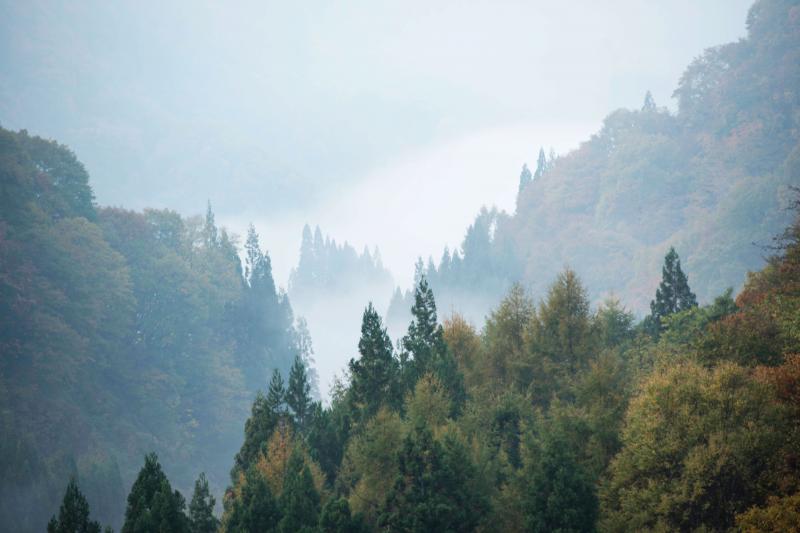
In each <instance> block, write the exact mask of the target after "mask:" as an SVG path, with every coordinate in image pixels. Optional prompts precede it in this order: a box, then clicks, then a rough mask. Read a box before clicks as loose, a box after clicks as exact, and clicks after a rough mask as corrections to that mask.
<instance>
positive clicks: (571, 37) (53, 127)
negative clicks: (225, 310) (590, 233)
mask: <svg viewBox="0 0 800 533" xmlns="http://www.w3.org/2000/svg"><path fill="white" fill-rule="evenodd" d="M749 4H750V2H749V1H746V0H670V1H666V0H664V1H655V0H651V1H644V0H640V1H634V0H619V1H611V2H596V1H572V2H566V1H552V0H551V1H547V2H540V1H530V2H498V1H491V2H464V1H458V2H431V1H425V2H422V1H420V2H416V1H404V2H392V3H388V2H378V1H374V0H372V1H364V2H330V1H328V2H313V1H306V2H275V3H269V2H263V1H259V2H203V1H191V2H190V1H186V2H169V1H163V0H162V1H158V2H108V1H105V0H102V1H100V0H98V1H85V2H52V1H51V2H44V1H38V0H25V1H22V2H20V1H18V0H0V124H2V125H3V126H4V127H7V128H13V129H19V128H26V129H28V130H29V131H30V132H32V133H36V134H40V135H43V136H45V137H52V138H55V139H57V140H59V141H60V142H62V143H65V144H67V145H69V146H70V147H71V148H73V149H74V150H75V151H76V152H77V154H78V156H79V157H80V159H81V160H82V161H84V163H85V164H86V166H87V168H88V170H89V172H90V174H91V176H92V183H93V186H94V189H95V192H96V194H97V199H98V201H99V202H100V203H101V204H112V205H123V206H126V207H131V208H142V207H144V206H156V207H172V208H176V209H178V210H179V211H181V212H183V213H198V212H201V211H202V210H203V209H204V207H205V202H206V199H210V200H211V202H212V203H213V204H214V206H215V208H216V211H217V216H218V220H221V221H223V222H225V223H227V224H228V225H230V226H232V227H233V228H235V229H236V230H237V231H239V232H241V231H242V230H243V228H244V227H245V225H246V223H247V222H248V221H251V220H252V221H254V222H255V223H256V225H257V227H258V228H259V230H260V233H261V234H262V239H263V241H264V244H265V245H266V247H267V248H268V249H269V251H270V252H271V255H272V257H273V263H274V265H275V270H276V278H277V280H278V282H279V283H280V284H284V285H285V283H286V279H287V276H288V271H289V268H290V267H291V266H292V265H293V264H294V263H295V261H296V257H297V250H298V248H299V239H300V230H301V227H302V224H303V223H305V222H308V223H311V224H312V225H313V224H317V223H318V224H320V225H321V226H322V228H323V231H325V232H326V233H330V234H331V235H332V236H334V237H336V238H337V240H339V241H344V240H348V241H350V242H351V243H353V244H355V245H356V246H357V247H362V246H363V245H364V244H369V245H370V246H372V245H374V244H378V245H379V246H380V248H381V251H382V254H383V257H384V261H385V263H386V264H387V265H388V266H389V267H390V268H391V269H392V271H393V272H394V274H395V277H396V279H397V280H398V281H399V282H401V283H402V284H404V285H405V284H407V283H408V282H409V279H410V277H411V273H412V264H413V260H414V258H415V257H416V256H417V255H424V256H427V255H428V254H434V255H435V256H436V257H437V258H438V256H439V254H440V253H441V249H442V248H443V246H444V245H445V244H449V245H450V246H451V247H453V246H454V245H457V244H458V243H459V242H460V240H461V238H462V237H463V234H464V231H465V229H466V226H467V224H468V223H469V222H470V221H471V219H472V217H473V216H474V214H475V213H476V212H477V211H478V209H479V208H480V206H481V205H482V204H489V205H491V204H495V205H498V206H500V207H503V208H506V209H513V203H514V195H515V193H516V188H517V180H518V176H519V170H520V167H521V165H522V163H523V162H526V161H527V162H529V163H533V162H534V160H535V157H536V152H537V151H538V148H539V146H540V145H544V146H545V147H550V146H553V147H555V149H556V150H557V151H558V152H560V153H563V152H565V151H566V150H568V149H569V148H571V147H575V146H577V145H578V143H579V142H580V141H581V140H583V139H586V138H588V136H589V135H590V134H591V133H592V132H594V131H596V129H597V128H598V127H599V125H600V123H601V121H602V119H603V117H604V116H605V115H606V114H608V113H609V112H610V111H611V110H613V109H615V108H618V107H638V106H639V105H641V101H642V98H643V95H644V93H645V91H646V90H647V89H650V90H651V91H652V92H653V94H654V96H655V99H656V101H657V102H658V103H659V104H662V105H665V104H670V94H671V92H672V90H673V89H674V87H675V85H676V83H677V80H678V78H679V76H680V74H681V72H682V70H683V69H684V67H685V66H686V65H687V64H688V62H689V61H690V60H691V59H692V58H693V57H695V56H697V55H698V54H699V53H700V52H701V51H702V50H703V49H704V48H706V47H708V46H711V45H716V44H721V43H724V42H728V41H731V40H735V39H737V38H739V37H741V36H743V35H744V31H745V28H744V20H745V16H746V12H747V8H748V6H749Z"/></svg>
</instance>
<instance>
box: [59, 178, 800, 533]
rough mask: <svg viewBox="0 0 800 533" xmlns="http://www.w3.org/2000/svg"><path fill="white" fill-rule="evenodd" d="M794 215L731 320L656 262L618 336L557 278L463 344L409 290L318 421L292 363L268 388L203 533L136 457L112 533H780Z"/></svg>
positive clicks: (459, 323) (454, 321)
mask: <svg viewBox="0 0 800 533" xmlns="http://www.w3.org/2000/svg"><path fill="white" fill-rule="evenodd" d="M796 194H798V195H799V196H800V191H796ZM796 198H798V199H797V200H796V201H795V209H794V213H795V222H794V223H793V225H792V226H791V227H789V228H788V229H787V230H786V232H785V233H784V234H783V236H782V237H781V238H779V239H777V240H776V241H775V245H774V246H775V247H774V252H775V253H774V255H773V256H772V258H771V259H770V261H769V264H768V265H767V266H766V267H765V268H764V269H763V270H761V271H760V272H757V273H754V274H752V275H750V276H749V278H748V281H747V283H746V284H745V287H744V289H743V290H742V292H741V293H740V294H739V295H738V296H737V297H736V299H733V298H732V295H731V293H730V291H726V292H725V293H724V294H721V295H719V296H718V297H717V298H715V299H714V301H713V303H711V304H709V305H705V306H702V307H700V306H698V305H697V304H696V303H695V297H694V295H693V293H692V289H691V288H690V287H689V285H688V284H687V283H686V280H687V275H686V273H685V272H684V271H683V269H682V266H681V264H680V258H679V257H678V256H677V254H676V253H675V252H674V250H670V251H669V252H668V253H667V255H666V257H665V260H664V267H663V271H662V280H661V282H660V284H659V287H658V289H657V291H656V294H655V296H654V299H653V305H652V309H653V314H652V315H651V316H650V317H648V320H646V321H644V322H643V323H641V324H638V325H637V324H635V320H634V317H633V315H632V314H631V313H630V312H629V311H627V310H626V309H625V308H624V306H622V305H621V304H620V303H619V302H618V301H616V300H608V301H606V302H605V303H603V304H602V305H601V306H599V307H597V308H592V306H591V305H590V303H589V300H588V297H587V292H586V289H585V287H584V286H583V284H582V282H581V280H580V279H579V277H578V276H577V275H576V274H575V272H573V271H572V270H569V269H566V270H564V271H562V272H561V273H560V274H559V275H558V276H557V277H556V278H555V280H554V281H553V282H552V283H551V285H550V286H549V289H548V291H547V293H546V295H545V296H544V297H543V298H542V299H541V300H540V301H539V302H538V303H536V302H535V301H534V300H533V299H532V298H531V297H530V295H529V294H527V293H526V291H525V290H524V289H523V288H522V287H521V286H519V285H515V286H513V287H512V288H511V290H510V291H509V292H508V294H507V295H506V297H505V298H504V299H503V300H502V302H501V303H500V304H499V306H498V307H497V308H495V309H494V310H493V311H492V313H491V314H490V315H489V317H488V318H487V320H486V322H485V324H484V325H483V327H482V329H481V331H480V332H479V331H477V330H476V329H475V328H474V327H472V326H471V325H470V324H469V323H468V322H467V321H466V320H464V319H463V318H462V317H460V316H459V315H452V316H450V317H448V318H447V319H445V320H444V323H440V322H439V319H438V315H437V309H436V302H435V298H434V295H433V292H432V291H431V289H430V287H429V286H428V283H427V281H426V279H425V278H424V277H422V278H420V280H419V283H418V285H417V287H416V289H415V291H414V304H413V307H412V308H411V316H412V319H411V322H410V324H409V326H408V329H407V333H406V335H405V336H404V337H403V339H402V341H401V343H400V345H399V346H398V347H394V346H393V345H392V343H391V341H390V339H389V337H388V335H387V334H386V329H385V327H384V324H383V321H382V319H381V317H380V315H379V314H378V312H377V311H376V310H375V309H374V308H373V307H372V305H368V306H367V308H366V309H365V310H364V313H363V315H362V326H361V337H360V340H359V342H358V355H357V356H356V357H354V358H353V359H351V360H350V362H349V364H348V370H349V372H348V376H349V377H348V380H347V381H346V382H344V383H341V384H340V385H339V386H338V387H337V389H336V391H335V393H334V395H333V398H332V403H331V406H330V407H326V408H323V407H322V406H321V405H320V404H319V403H317V402H314V401H313V400H312V398H311V397H310V393H309V385H308V378H307V375H306V372H305V370H304V366H303V365H302V363H301V362H300V360H299V359H298V360H297V363H296V364H295V365H294V366H293V368H292V371H291V373H290V377H289V381H288V384H286V383H285V382H284V380H283V379H282V377H281V374H280V373H278V372H276V373H275V374H274V375H273V378H272V380H271V382H270V385H269V390H268V392H267V394H265V395H259V396H258V397H257V399H256V401H255V402H254V403H253V407H252V411H251V416H250V418H249V419H248V420H247V423H246V424H245V438H244V442H243V444H242V446H241V449H240V451H239V453H237V454H236V456H235V458H233V469H232V471H231V485H230V487H229V488H228V490H227V491H226V492H225V495H224V497H223V504H224V513H223V514H222V516H221V517H220V518H218V517H216V516H214V514H213V512H212V511H213V507H214V498H213V497H212V496H210V495H209V493H208V487H207V483H206V482H205V480H204V478H202V477H200V478H199V479H198V481H197V483H196V485H195V490H194V493H193V495H192V498H191V504H190V505H189V506H188V513H187V509H186V505H185V500H184V498H183V497H182V496H181V495H180V494H179V493H177V492H173V491H172V488H171V486H170V484H169V481H168V480H167V479H166V476H165V475H164V473H163V471H162V467H161V465H160V464H159V460H158V458H157V457H156V456H154V455H150V456H148V457H146V459H145V464H144V466H143V468H142V470H141V472H140V474H139V477H138V478H137V481H136V483H135V484H134V485H133V487H132V488H131V492H130V495H129V496H128V505H127V509H126V512H125V524H124V526H123V529H122V531H123V533H126V532H145V531H153V530H155V527H156V525H159V524H160V525H161V527H166V528H167V530H169V531H176V532H213V531H223V532H231V533H232V532H248V533H256V532H259V533H263V532H269V531H276V532H281V533H289V532H296V531H305V532H315V531H319V532H326V533H327V532H339V533H343V532H358V531H398V532H400V531H404V532H420V533H422V532H431V531H512V532H513V531H532V532H542V533H544V532H551V531H586V532H591V531H595V530H600V531H752V532H761V531H763V532H769V531H794V530H795V529H796V527H797V524H798V523H800V506H798V501H800V475H798V464H797V458H798V456H800V434H799V433H798V432H800V396H798V383H800V355H798V353H800V322H798V320H799V319H800V197H796ZM165 463H166V461H165ZM75 491H76V487H75V486H74V485H70V486H69V487H68V488H67V492H66V495H65V498H64V503H63V505H62V508H61V511H60V515H59V517H58V518H57V517H55V516H54V517H53V521H52V526H51V529H50V531H59V530H58V527H60V524H62V523H64V522H67V521H68V520H69V517H71V516H74V515H75V514H80V513H77V512H75V511H76V509H83V514H81V516H82V520H83V522H84V523H87V524H88V523H89V515H88V512H87V511H86V508H85V504H84V505H83V506H81V505H80V502H81V501H82V500H81V498H80V494H79V492H78V493H77V494H76V492H75ZM76 502H78V503H76ZM62 516H63V518H62ZM94 527H96V528H97V529H95V530H97V531H99V528H98V527H97V526H96V525H95V526H94Z"/></svg>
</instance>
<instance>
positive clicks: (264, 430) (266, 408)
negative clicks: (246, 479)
mask: <svg viewBox="0 0 800 533" xmlns="http://www.w3.org/2000/svg"><path fill="white" fill-rule="evenodd" d="M276 373H277V377H276ZM272 378H273V382H276V380H277V384H276V385H275V387H274V388H275V391H278V392H273V383H270V395H271V396H272V397H273V399H272V400H269V399H267V398H266V397H265V396H264V395H263V394H262V393H261V392H259V393H258V394H256V399H255V400H254V401H253V406H252V408H251V410H250V418H248V419H247V421H246V422H245V423H244V442H243V443H242V447H241V449H240V450H239V452H238V453H237V454H236V458H235V460H234V466H233V469H232V470H231V479H232V480H233V481H234V483H235V482H236V480H237V479H238V476H239V473H240V472H247V470H248V469H249V468H250V466H251V465H252V464H253V463H254V462H255V461H256V459H257V458H258V452H260V451H261V448H262V446H263V445H264V443H266V442H267V439H269V437H270V435H272V432H273V431H275V426H276V425H277V423H278V418H279V415H280V413H281V409H282V407H280V406H282V405H283V399H282V398H283V394H282V393H280V392H279V391H280V390H282V388H283V378H281V377H280V372H278V371H277V370H275V371H274V372H273V373H272ZM277 401H280V403H274V402H277ZM276 406H279V407H276Z"/></svg>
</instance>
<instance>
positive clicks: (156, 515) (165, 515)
mask: <svg viewBox="0 0 800 533" xmlns="http://www.w3.org/2000/svg"><path fill="white" fill-rule="evenodd" d="M185 507H186V501H185V500H184V499H183V496H181V493H180V492H178V491H177V490H176V491H174V492H173V491H172V487H171V486H170V484H169V480H168V479H167V476H166V475H165V474H164V472H163V471H162V470H161V465H160V464H159V463H158V457H157V456H156V454H155V453H151V454H148V455H147V456H146V457H145V459H144V466H143V467H142V469H141V470H140V471H139V475H138V476H137V478H136V481H134V483H133V486H132V487H131V492H130V494H128V507H127V508H126V509H125V523H124V524H123V526H122V533H151V532H153V531H170V532H174V533H189V531H190V528H189V519H188V518H187V517H186V515H185V514H184V512H183V511H184V508H185Z"/></svg>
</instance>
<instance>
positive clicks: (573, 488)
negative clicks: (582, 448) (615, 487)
mask: <svg viewBox="0 0 800 533" xmlns="http://www.w3.org/2000/svg"><path fill="white" fill-rule="evenodd" d="M525 486H526V490H527V494H526V501H525V504H526V505H525V514H526V523H527V528H526V529H527V530H528V531H531V532H535V533H548V532H550V531H594V530H595V520H596V519H597V510H598V504H597V495H596V494H595V490H594V484H593V483H592V481H591V480H590V479H589V477H588V475H587V474H586V473H585V472H584V470H583V468H582V467H581V466H580V464H579V463H578V462H577V460H576V459H575V457H574V455H573V454H572V452H571V450H570V446H569V444H568V443H567V442H566V440H565V439H564V438H563V437H561V436H559V435H558V434H553V433H546V434H545V442H544V443H543V445H542V446H541V450H540V453H539V454H538V456H537V457H536V458H534V459H533V461H532V464H531V465H529V467H528V469H527V470H526V478H525Z"/></svg>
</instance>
